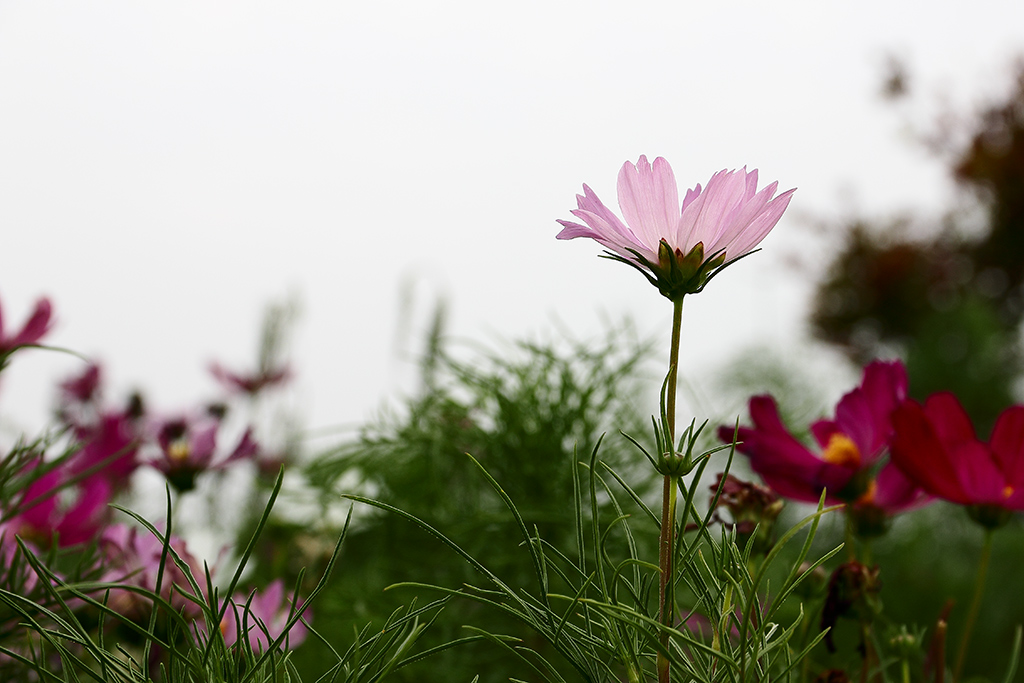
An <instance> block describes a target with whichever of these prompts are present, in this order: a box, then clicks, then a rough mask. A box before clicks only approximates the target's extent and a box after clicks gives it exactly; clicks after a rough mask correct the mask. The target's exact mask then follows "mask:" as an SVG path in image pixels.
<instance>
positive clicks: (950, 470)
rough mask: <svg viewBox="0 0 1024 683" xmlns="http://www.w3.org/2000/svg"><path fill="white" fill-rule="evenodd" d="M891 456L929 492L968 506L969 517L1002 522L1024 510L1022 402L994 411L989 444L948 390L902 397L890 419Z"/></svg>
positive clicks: (995, 523) (989, 522) (993, 524)
mask: <svg viewBox="0 0 1024 683" xmlns="http://www.w3.org/2000/svg"><path fill="white" fill-rule="evenodd" d="M892 421H893V427H894V428H895V434H894V435H893V439H892V459H893V462H895V463H896V466H897V467H899V468H900V469H901V470H903V472H905V473H906V475H907V476H908V477H909V478H910V479H912V480H913V481H914V482H916V483H917V484H918V485H919V486H921V488H923V489H925V490H926V491H928V492H929V493H931V494H933V495H935V496H938V497H939V498H945V499H946V500H948V501H951V502H954V503H959V504H961V505H967V506H969V508H968V511H969V513H970V514H971V518H972V519H974V520H975V521H976V522H978V523H979V524H982V525H983V526H985V527H988V528H995V527H997V526H1001V525H1002V524H1003V523H1004V522H1006V521H1007V520H1008V519H1009V517H1010V511H1011V510H1024V406H1011V407H1010V408H1007V409H1006V410H1004V411H1003V412H1002V414H1000V415H999V418H998V419H997V420H996V423H995V426H993V427H992V436H991V437H990V438H989V440H988V443H985V442H983V441H981V440H979V439H978V437H977V435H976V434H975V432H974V427H973V426H972V425H971V420H970V418H969V417H968V416H967V413H966V412H965V411H964V409H963V407H962V406H961V405H960V402H959V401H958V400H957V399H956V397H955V396H954V395H953V394H950V393H948V392H942V393H938V394H934V395H932V396H929V397H928V399H927V400H926V401H925V403H924V405H923V406H922V405H921V404H919V403H917V402H916V401H905V402H904V403H903V404H902V405H900V406H899V408H897V409H896V411H895V413H893V417H892Z"/></svg>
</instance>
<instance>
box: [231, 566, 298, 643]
mask: <svg viewBox="0 0 1024 683" xmlns="http://www.w3.org/2000/svg"><path fill="white" fill-rule="evenodd" d="M247 604H248V608H246V605H247ZM301 608H302V607H301V605H300V606H299V609H301ZM293 614H294V612H293V611H292V606H291V600H289V599H287V598H286V596H285V592H284V582H283V581H282V580H281V579H276V580H275V581H273V582H271V584H270V585H269V586H267V587H266V588H265V589H264V590H263V591H262V592H259V591H253V592H252V593H251V594H250V595H249V596H246V595H243V594H236V595H235V596H234V598H233V599H232V604H231V605H229V606H228V609H227V611H225V613H224V619H223V620H222V621H221V623H220V631H221V633H222V634H223V635H224V642H225V643H226V644H227V645H229V646H230V645H232V644H233V643H235V642H237V640H238V636H239V635H241V634H245V635H246V637H247V639H248V641H249V646H250V647H251V648H252V649H253V651H255V652H260V651H266V649H267V648H268V647H269V646H270V643H272V642H273V641H275V640H277V638H279V637H280V636H281V634H282V633H284V628H285V626H287V625H288V620H289V619H290V618H291V616H292V615H293ZM302 616H303V618H304V619H305V620H306V621H310V620H311V619H312V612H311V611H310V609H309V608H308V607H307V608H306V609H304V610H303V613H302ZM237 617H241V621H242V624H241V628H239V625H238V621H237ZM307 631H308V629H307V628H306V626H305V624H303V623H302V622H301V621H297V622H296V623H295V625H293V626H292V627H291V629H290V630H289V631H288V640H286V641H285V645H286V647H288V648H294V647H298V646H299V645H300V644H301V643H302V641H303V640H305V639H306V633H307Z"/></svg>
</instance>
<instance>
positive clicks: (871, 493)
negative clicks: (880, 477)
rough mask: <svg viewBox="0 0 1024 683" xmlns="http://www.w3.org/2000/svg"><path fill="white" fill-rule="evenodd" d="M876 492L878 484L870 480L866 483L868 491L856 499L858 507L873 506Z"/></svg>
mask: <svg viewBox="0 0 1024 683" xmlns="http://www.w3.org/2000/svg"><path fill="white" fill-rule="evenodd" d="M877 492H878V482H877V481H875V480H874V479H872V480H871V481H869V482H868V490H867V491H865V492H864V493H862V494H861V495H860V498H858V499H857V504H859V505H874V503H875V493H877Z"/></svg>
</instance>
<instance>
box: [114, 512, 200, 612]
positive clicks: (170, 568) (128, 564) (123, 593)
mask: <svg viewBox="0 0 1024 683" xmlns="http://www.w3.org/2000/svg"><path fill="white" fill-rule="evenodd" d="M170 549H171V550H173V551H174V553H175V554H176V555H177V556H178V557H179V558H180V559H181V560H182V561H183V562H184V564H185V566H186V567H188V570H189V572H190V573H191V574H192V577H193V578H194V577H197V576H202V575H203V574H202V565H200V563H199V561H198V560H196V558H195V557H194V556H193V555H192V553H190V552H189V550H188V546H186V545H185V541H183V540H182V539H181V538H179V537H177V536H171V538H170ZM100 550H101V551H102V552H103V555H104V558H105V559H106V563H105V566H106V567H107V571H106V572H105V573H104V575H103V577H102V579H101V580H102V581H103V582H107V583H119V584H122V585H127V586H134V587H137V588H141V589H144V590H146V591H149V592H151V593H155V592H156V585H157V579H159V580H160V595H161V596H163V598H164V599H165V600H167V601H169V602H170V604H171V605H172V606H173V607H174V608H175V609H177V610H179V611H181V612H184V613H186V614H188V615H189V616H192V617H196V616H198V615H199V613H200V609H199V607H198V606H197V605H196V604H195V603H194V602H192V601H191V600H189V599H188V598H186V597H185V594H186V593H189V594H190V593H191V592H192V589H191V587H190V585H191V584H190V582H189V580H188V576H187V575H186V574H185V572H184V571H182V568H181V567H180V566H179V565H178V564H177V563H175V561H174V559H173V558H172V556H171V554H170V553H169V552H168V554H167V556H166V559H165V561H164V566H163V574H162V575H161V573H160V559H161V557H163V555H164V543H163V539H161V538H157V537H156V536H155V535H153V534H152V533H150V532H149V531H147V530H139V529H136V528H135V527H129V526H128V525H126V524H112V525H110V526H108V527H107V528H106V529H104V531H103V535H102V537H101V538H100ZM110 605H111V607H112V608H113V609H114V610H115V611H116V612H117V613H118V614H121V615H123V616H125V617H128V618H140V617H142V616H145V615H147V614H148V613H149V609H150V607H151V605H152V602H151V600H150V599H149V598H147V597H145V596H144V595H140V594H139V593H136V592H133V591H131V590H115V591H112V592H111V595H110Z"/></svg>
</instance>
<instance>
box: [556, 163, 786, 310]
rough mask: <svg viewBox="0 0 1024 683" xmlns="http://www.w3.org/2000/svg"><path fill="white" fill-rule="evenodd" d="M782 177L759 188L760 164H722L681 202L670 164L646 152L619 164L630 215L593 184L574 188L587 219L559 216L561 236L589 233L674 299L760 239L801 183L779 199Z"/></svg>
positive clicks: (622, 199)
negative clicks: (725, 167) (579, 190)
mask: <svg viewBox="0 0 1024 683" xmlns="http://www.w3.org/2000/svg"><path fill="white" fill-rule="evenodd" d="M777 187H778V183H771V184H770V185H768V186H767V187H765V188H764V189H762V190H761V191H760V192H758V190H757V170H756V169H755V170H754V171H751V172H750V173H747V170H746V168H744V169H742V170H739V171H726V170H722V171H719V172H718V173H716V174H714V175H713V176H711V180H709V181H708V184H707V187H705V188H703V189H702V188H701V186H700V184H698V185H696V186H695V187H694V188H693V189H692V190H687V192H686V195H685V196H684V197H683V201H682V204H681V205H680V202H679V190H678V188H677V186H676V179H675V175H674V174H673V173H672V167H671V166H669V163H668V162H667V161H665V159H663V158H661V157H658V158H657V159H655V160H654V163H653V164H651V163H649V162H648V161H647V157H645V156H641V157H640V159H639V160H638V161H637V163H636V164H632V163H630V162H628V161H627V162H626V163H625V164H623V165H622V169H621V170H620V171H619V183H618V194H619V208H620V209H621V210H622V215H623V216H624V217H625V222H623V221H622V220H620V219H619V217H618V216H616V215H615V213H614V212H612V211H611V210H609V209H608V208H607V207H606V206H605V205H604V204H603V203H601V200H600V199H598V198H597V195H596V194H594V192H593V190H591V189H590V188H589V187H588V186H586V185H584V186H583V194H582V195H576V203H577V206H578V208H577V209H575V210H574V211H572V214H573V215H574V216H576V218H579V219H580V220H582V221H583V224H581V223H574V222H572V221H564V220H560V221H558V222H559V223H560V224H561V225H562V227H563V229H562V231H561V232H559V233H558V236H557V237H558V239H563V240H567V239H573V238H575V237H589V238H591V239H593V240H595V241H597V242H599V243H600V244H602V245H603V246H605V247H607V248H608V249H609V255H610V256H611V257H612V258H614V259H616V260H619V261H623V262H625V263H627V264H629V265H631V266H633V267H635V268H636V269H637V270H639V271H640V272H641V273H643V274H644V275H645V276H646V277H647V279H648V280H649V281H650V282H651V283H652V284H654V285H655V286H657V287H658V289H659V291H661V293H662V294H664V295H665V296H667V297H668V298H670V299H673V300H676V299H677V298H679V297H681V296H683V295H684V294H688V293H692V292H697V291H700V290H701V289H702V288H703V286H704V284H706V282H707V281H708V280H709V279H710V278H711V277H713V275H714V272H715V271H716V270H718V269H719V268H720V267H722V266H723V265H726V264H728V263H730V262H732V261H735V260H736V259H738V258H740V257H741V256H743V255H745V254H748V253H749V252H750V251H752V250H753V249H754V247H756V246H757V245H758V244H759V243H760V242H761V240H762V239H764V237H765V236H766V235H767V234H768V232H769V231H770V230H771V229H772V228H773V227H775V224H776V223H778V222H779V219H780V218H781V217H782V214H783V212H784V211H785V210H786V207H787V206H788V205H789V200H790V198H791V197H792V194H793V192H795V190H788V191H786V192H783V193H782V194H780V195H779V196H778V197H775V198H774V199H773V196H774V195H775V190H776V188H777Z"/></svg>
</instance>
